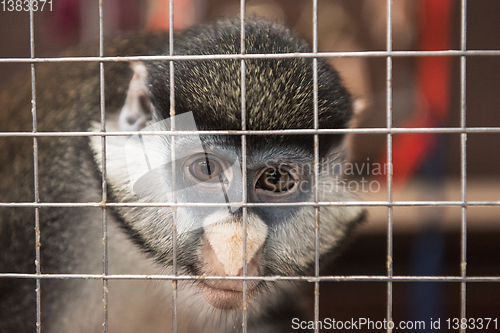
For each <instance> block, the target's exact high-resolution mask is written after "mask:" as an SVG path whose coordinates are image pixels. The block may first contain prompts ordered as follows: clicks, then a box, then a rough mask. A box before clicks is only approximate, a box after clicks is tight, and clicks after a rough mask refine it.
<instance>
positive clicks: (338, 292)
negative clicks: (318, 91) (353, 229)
mask: <svg viewBox="0 0 500 333" xmlns="http://www.w3.org/2000/svg"><path fill="white" fill-rule="evenodd" d="M46 6H48V4H47V5H46ZM103 6H104V7H103V10H104V33H105V35H106V36H113V35H117V34H120V33H123V32H128V31H134V30H140V29H153V30H160V29H168V0H105V1H103ZM386 6H387V2H386V1H382V0H328V1H327V0H319V1H318V8H319V10H318V48H319V51H320V52H329V51H385V50H387V40H386V35H387V32H386V30H387V26H386V24H387V11H386ZM7 9H8V8H6V9H4V10H2V8H0V57H2V58H26V57H29V56H30V52H29V51H30V43H29V13H27V12H15V11H12V12H9V11H8V10H7ZM49 9H51V10H49ZM239 11H240V9H239V1H235V0H232V1H229V0H210V1H208V0H184V1H183V0H175V1H174V28H175V29H182V28H186V27H189V26H191V25H193V24H197V23H202V22H209V21H211V20H214V19H217V18H220V17H232V16H236V15H238V14H239ZM460 11H461V8H460V2H459V1H456V0H440V1H433V0H395V1H394V4H393V16H392V19H393V40H392V48H393V50H396V51H404V50H449V49H454V50H459V49H460V48H461V38H460V36H461V26H460V21H461V18H460ZM246 13H247V15H257V16H261V17H265V18H269V19H271V20H274V21H278V22H281V23H283V24H285V25H287V26H289V27H290V28H292V29H293V30H295V31H297V32H298V33H299V34H300V35H301V36H302V37H303V38H305V39H306V40H308V41H312V4H311V2H310V1H303V0H249V1H247V2H246ZM98 38H99V21H98V1H86V0H53V1H52V6H51V7H50V8H49V7H45V8H44V11H42V12H40V11H39V12H37V13H36V14H35V43H36V56H37V57H50V56H55V55H57V52H58V51H60V50H63V49H67V48H68V47H71V46H74V45H80V44H89V43H98ZM467 49H468V50H500V1H498V0H474V1H468V4H467ZM74 55H77V54H74ZM96 56H97V54H96ZM328 61H330V62H331V63H332V64H333V65H334V66H335V67H336V68H337V69H338V70H339V72H340V73H341V75H342V77H343V79H344V81H345V84H346V85H347V86H348V88H349V89H350V90H351V92H352V94H353V96H354V97H355V98H356V106H357V109H358V115H357V119H356V122H357V124H356V125H357V126H358V127H364V128H374V127H375V128H384V127H386V126H387V83H386V79H387V60H386V58H385V57H346V58H329V59H328ZM392 63H393V77H392V88H393V90H392V93H393V94H392V111H393V117H392V125H393V126H394V127H459V126H461V122H460V119H461V96H460V84H461V83H460V58H459V57H425V58H422V57H414V56H413V57H410V56H408V57H394V58H393V60H392ZM28 67H29V64H19V63H17V64H16V63H0V89H1V88H2V87H3V86H5V85H7V84H8V82H9V78H10V77H12V76H14V75H15V74H16V73H18V72H23V71H25V73H28V72H27V69H28ZM25 78H26V79H27V80H29V76H28V75H25ZM499 87H500V57H499V56H468V57H467V66H466V110H467V114H466V126H467V127H500V97H499V92H500V88H499ZM0 112H1V110H0ZM351 144H352V146H353V154H352V156H351V160H350V162H351V163H353V165H358V166H359V168H361V167H363V166H364V168H363V170H362V171H361V172H357V173H356V174H355V178H356V179H357V180H367V181H368V184H374V186H373V187H372V188H370V189H369V190H367V191H366V192H365V191H361V192H365V193H361V196H362V197H363V199H364V200H370V201H386V200H387V198H388V194H387V187H386V175H385V173H384V172H375V171H374V166H375V164H376V163H380V164H383V163H386V161H387V157H386V156H387V155H386V149H387V135H385V134H363V135H361V134H356V135H353V136H352V137H351ZM460 151H461V135H460V133H449V134H395V135H393V163H394V190H393V198H392V199H393V200H394V201H407V200H408V201H461V200H462V192H461V178H460V175H461V167H462V159H461V155H460ZM465 162H466V165H467V171H466V183H467V193H466V194H467V195H466V197H467V200H468V201H490V202H491V201H496V202H498V201H500V132H496V133H470V134H468V135H467V148H466V160H465ZM380 173H381V174H380ZM375 182H376V183H375ZM375 184H379V185H380V186H378V187H377V186H375ZM466 217H467V234H466V246H467V276H496V277H498V276H500V218H499V217H500V206H498V205H496V206H492V207H484V206H483V207H468V208H467V212H466ZM387 221H388V208H387V207H378V208H369V211H368V220H367V222H366V223H365V224H364V225H363V226H362V227H361V228H359V230H358V231H357V233H356V238H355V239H354V240H353V241H352V242H351V243H350V244H349V245H348V247H347V248H346V249H345V251H344V253H343V255H342V256H341V257H340V259H339V260H338V261H337V262H335V263H334V264H332V265H329V266H326V265H325V267H322V268H323V272H322V274H328V275H386V274H387V264H386V263H387V242H388V234H387V223H388V222H387ZM393 223H394V230H393V231H394V235H393V247H394V250H393V252H394V255H393V258H392V260H393V267H394V275H426V276H439V275H445V276H460V275H461V266H460V263H461V261H460V260H461V251H462V244H461V243H462V234H461V224H462V208H461V207H460V206H454V207H419V206H414V207H395V208H394V210H393ZM393 288H394V289H393V313H394V319H395V320H417V319H420V320H426V321H428V320H429V318H434V319H435V318H438V317H440V318H444V319H446V318H453V317H459V316H460V309H461V301H460V300H461V294H460V283H457V282H439V283H428V282H427V283H416V282H411V283H409V282H395V283H394V285H393ZM320 293H321V296H320V317H321V318H326V317H330V318H336V319H338V320H349V319H350V318H360V317H362V318H371V319H373V320H382V319H383V318H385V316H386V311H387V309H386V307H387V284H386V283H383V282H370V283H365V282H336V283H322V284H321V289H320ZM466 297H467V302H466V304H467V306H466V309H467V317H469V318H484V317H493V318H498V317H500V283H494V282H488V283H468V284H467V294H466ZM303 301H304V302H306V303H308V304H310V309H311V315H312V313H313V293H312V289H311V290H310V291H309V292H307V293H306V294H305V295H304V300H303ZM444 319H443V320H444ZM443 331H445V330H444V329H443ZM433 332H436V330H433Z"/></svg>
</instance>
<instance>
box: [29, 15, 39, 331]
mask: <svg viewBox="0 0 500 333" xmlns="http://www.w3.org/2000/svg"><path fill="white" fill-rule="evenodd" d="M34 21H35V14H34V13H33V6H30V58H31V59H34V58H35V22H34ZM31 117H32V129H33V133H36V132H37V128H38V126H37V119H36V118H37V117H36V80H35V63H33V62H32V63H31ZM33 183H34V184H33V186H34V188H33V189H34V192H35V193H34V195H35V197H34V200H35V203H39V202H40V191H39V177H38V139H37V137H36V136H33ZM40 238H41V235H40V209H39V208H38V207H35V269H36V274H37V275H39V274H41V273H42V263H41V255H40V247H41V242H40ZM35 292H36V331H37V333H41V332H42V301H41V280H40V279H39V278H37V279H36V289H35Z"/></svg>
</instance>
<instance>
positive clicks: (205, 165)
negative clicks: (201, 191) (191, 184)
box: [189, 157, 223, 182]
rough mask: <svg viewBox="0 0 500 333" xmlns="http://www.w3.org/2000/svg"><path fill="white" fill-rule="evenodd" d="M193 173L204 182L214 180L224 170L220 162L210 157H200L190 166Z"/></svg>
mask: <svg viewBox="0 0 500 333" xmlns="http://www.w3.org/2000/svg"><path fill="white" fill-rule="evenodd" d="M189 171H190V172H191V174H192V175H193V176H194V177H195V178H196V179H198V180H200V181H202V182H206V181H214V180H215V179H214V178H216V177H217V176H219V175H220V174H221V173H222V172H223V168H222V166H221V164H220V163H219V162H217V161H216V160H214V159H210V158H208V157H203V158H199V159H197V160H196V161H194V162H193V163H192V164H191V166H190V167H189Z"/></svg>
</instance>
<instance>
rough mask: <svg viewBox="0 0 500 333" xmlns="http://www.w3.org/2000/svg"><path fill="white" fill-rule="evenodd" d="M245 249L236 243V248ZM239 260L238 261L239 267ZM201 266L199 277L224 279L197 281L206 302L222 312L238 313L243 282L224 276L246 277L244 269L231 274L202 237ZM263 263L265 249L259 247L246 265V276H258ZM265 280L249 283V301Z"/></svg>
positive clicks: (247, 295) (198, 269)
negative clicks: (263, 250) (233, 311)
mask: <svg viewBox="0 0 500 333" xmlns="http://www.w3.org/2000/svg"><path fill="white" fill-rule="evenodd" d="M240 246H241V247H242V245H241V244H237V247H240ZM240 259H241V258H239V257H238V259H237V261H238V264H239V260H240ZM199 260H200V263H199V265H198V267H197V271H196V273H197V275H205V276H221V277H222V278H221V279H202V280H199V281H198V287H199V289H200V291H201V294H202V295H203V297H204V298H205V300H206V301H207V302H208V303H209V304H210V305H211V306H213V307H215V308H217V309H221V310H236V309H240V308H242V307H243V280H234V279H225V278H224V277H232V276H233V277H236V276H239V277H241V276H243V268H242V267H241V268H239V269H238V270H237V271H236V270H235V271H234V272H232V274H228V272H227V270H226V268H227V267H226V266H224V264H222V263H221V261H220V260H219V259H218V257H217V255H216V253H215V251H214V249H213V248H212V246H211V245H210V243H209V242H208V240H207V239H206V237H203V238H202V242H201V251H200V257H199ZM261 263H262V248H259V249H258V250H257V251H256V252H255V253H254V255H253V256H252V259H251V260H250V261H249V262H248V264H247V276H259V275H260V274H259V271H260V266H261ZM261 283H262V281H258V280H247V283H246V286H247V287H246V300H247V301H248V300H250V299H251V298H252V297H253V296H255V295H256V294H257V293H258V291H259V288H258V286H259V285H260V284H261Z"/></svg>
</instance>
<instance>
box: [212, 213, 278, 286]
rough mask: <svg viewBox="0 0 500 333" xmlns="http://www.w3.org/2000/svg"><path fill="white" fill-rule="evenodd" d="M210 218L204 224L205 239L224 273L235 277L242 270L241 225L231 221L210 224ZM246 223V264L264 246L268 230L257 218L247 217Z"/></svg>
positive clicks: (242, 235)
mask: <svg viewBox="0 0 500 333" xmlns="http://www.w3.org/2000/svg"><path fill="white" fill-rule="evenodd" d="M210 217H211V216H209V217H208V218H207V219H206V222H205V223H204V224H205V235H206V238H207V240H208V242H209V243H210V246H212V248H213V250H214V252H215V254H216V256H217V259H218V260H219V261H220V262H221V264H222V265H223V266H224V271H225V273H226V274H227V275H229V276H236V275H238V274H239V271H240V270H241V269H242V268H243V237H244V234H243V232H244V228H243V223H241V222H240V221H233V220H232V219H229V220H225V221H220V220H219V221H220V222H216V223H210V222H211V220H212V219H211V218H210ZM247 222H248V223H247V257H246V262H247V263H249V262H250V261H251V260H252V258H253V257H254V256H255V253H257V251H258V250H259V249H260V248H261V247H262V245H263V244H264V241H265V240H266V237H267V232H268V228H267V225H266V224H265V223H264V222H263V221H262V220H261V219H259V218H255V217H251V216H248V219H247ZM207 224H208V225H207Z"/></svg>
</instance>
